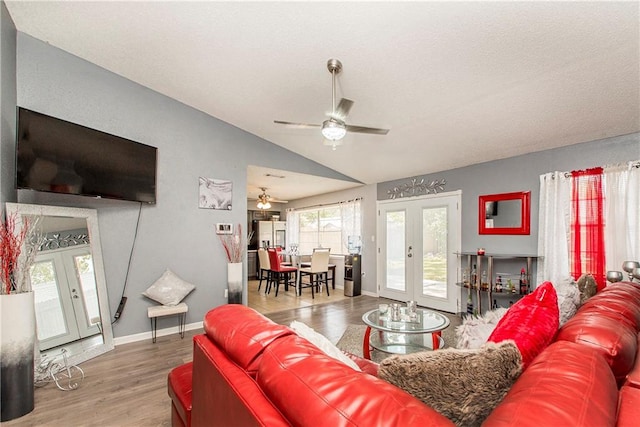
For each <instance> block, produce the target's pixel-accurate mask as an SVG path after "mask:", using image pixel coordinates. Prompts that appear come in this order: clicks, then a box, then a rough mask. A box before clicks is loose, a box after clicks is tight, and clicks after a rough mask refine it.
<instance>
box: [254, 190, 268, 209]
mask: <svg viewBox="0 0 640 427" xmlns="http://www.w3.org/2000/svg"><path fill="white" fill-rule="evenodd" d="M260 189H261V190H262V194H260V195H259V196H258V204H257V205H256V207H257V208H258V209H269V208H270V207H271V203H270V202H269V199H270V198H271V196H269V195H268V194H267V193H266V190H267V189H266V188H260Z"/></svg>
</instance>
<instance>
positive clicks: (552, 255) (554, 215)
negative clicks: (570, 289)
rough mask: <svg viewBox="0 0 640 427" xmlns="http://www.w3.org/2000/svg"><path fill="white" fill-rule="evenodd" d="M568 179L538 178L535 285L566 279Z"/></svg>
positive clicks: (558, 174) (560, 174)
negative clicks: (538, 200)
mask: <svg viewBox="0 0 640 427" xmlns="http://www.w3.org/2000/svg"><path fill="white" fill-rule="evenodd" d="M570 209H571V179H570V178H567V177H565V174H564V173H563V172H551V173H547V174H545V175H541V176H540V205H539V225H538V255H539V256H540V257H541V258H540V259H539V260H538V274H537V283H542V282H544V281H545V280H549V281H550V282H551V283H554V284H555V283H560V282H561V281H564V280H566V279H567V278H568V277H569V224H570V220H571V216H570V215H571V210H570Z"/></svg>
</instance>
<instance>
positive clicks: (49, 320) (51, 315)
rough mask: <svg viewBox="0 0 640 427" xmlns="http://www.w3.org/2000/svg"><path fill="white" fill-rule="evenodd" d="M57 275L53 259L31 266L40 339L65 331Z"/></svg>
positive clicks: (62, 333) (61, 333)
mask: <svg viewBox="0 0 640 427" xmlns="http://www.w3.org/2000/svg"><path fill="white" fill-rule="evenodd" d="M57 277H58V276H57V275H56V269H55V266H54V264H53V261H41V262H36V263H35V264H34V265H33V267H31V287H32V288H33V292H34V298H35V306H36V324H37V326H38V340H40V341H42V340H46V339H48V338H52V337H56V336H59V335H65V334H66V333H67V325H66V323H65V321H64V312H63V311H62V303H61V301H60V292H59V290H58V284H57V282H56V280H57Z"/></svg>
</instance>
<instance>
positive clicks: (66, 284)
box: [30, 246, 100, 350]
mask: <svg viewBox="0 0 640 427" xmlns="http://www.w3.org/2000/svg"><path fill="white" fill-rule="evenodd" d="M30 279H31V286H32V288H33V291H34V294H35V304H36V324H37V329H38V341H39V344H40V350H47V349H49V348H53V347H57V346H60V345H63V344H67V343H69V342H72V341H75V340H78V339H80V338H86V337H89V336H92V335H95V334H97V333H100V330H99V328H98V326H97V323H98V322H97V321H96V320H95V319H99V318H100V311H99V308H98V296H97V293H96V283H95V275H94V272H93V260H92V258H91V252H90V249H89V247H88V246H87V247H74V248H70V249H60V250H51V251H43V252H40V253H39V254H38V255H37V256H36V259H35V262H34V265H33V266H32V267H31V272H30Z"/></svg>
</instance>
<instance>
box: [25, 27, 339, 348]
mask: <svg viewBox="0 0 640 427" xmlns="http://www.w3.org/2000/svg"><path fill="white" fill-rule="evenodd" d="M17 104H18V105H19V106H21V107H25V108H28V109H32V110H35V111H39V112H42V113H45V114H49V115H52V116H55V117H59V118H62V119H64V120H68V121H71V122H75V123H79V124H82V125H85V126H88V127H91V128H94V129H98V130H101V131H104V132H108V133H112V134H115V135H118V136H122V137H124V138H128V139H132V140H134V141H139V142H142V143H145V144H148V145H152V146H155V147H158V186H157V196H158V202H157V204H156V205H143V206H141V207H140V205H138V204H136V203H132V202H121V201H112V200H98V199H92V198H87V197H78V196H61V195H56V194H47V193H37V192H31V191H24V190H21V191H19V193H18V200H19V202H21V203H37V204H51V205H63V206H74V207H85V208H94V209H97V210H98V219H99V225H100V234H101V240H102V245H103V248H102V250H103V255H104V264H105V268H106V272H105V273H106V279H107V286H108V292H109V305H110V307H111V310H112V312H114V311H115V309H116V307H117V306H118V302H119V300H120V295H121V293H122V289H123V286H124V284H125V277H126V272H127V264H128V261H129V254H130V252H131V250H132V245H133V242H134V240H133V237H134V232H135V228H136V220H137V216H138V211H139V209H141V217H140V225H139V229H138V237H137V240H136V242H135V248H134V251H133V258H132V262H131V269H130V272H129V277H128V281H127V283H128V284H127V289H126V295H127V296H128V297H129V300H128V302H127V306H126V308H125V311H124V313H123V315H122V317H121V320H120V321H118V322H117V323H116V324H114V336H116V337H120V336H126V335H130V334H135V333H139V332H145V331H148V330H149V322H148V319H147V316H146V307H147V306H149V305H151V302H150V301H148V300H146V299H145V298H144V297H142V296H141V295H140V293H141V292H142V291H143V290H145V289H146V288H147V287H148V286H149V285H151V284H152V283H153V282H154V281H155V280H156V279H157V278H158V277H160V275H161V274H162V273H163V272H164V270H165V269H166V268H170V269H172V270H173V271H174V272H175V273H176V274H178V275H179V276H181V277H182V278H183V279H185V280H187V281H189V282H192V283H193V284H195V285H196V290H195V291H194V292H193V293H192V294H191V295H190V296H189V297H187V299H186V302H187V304H188V305H189V313H188V317H187V322H197V321H200V320H202V318H203V316H204V314H205V313H206V312H207V311H208V310H209V309H211V308H212V307H215V306H217V305H220V304H223V303H225V302H226V299H225V298H224V289H225V288H226V270H227V267H226V261H225V258H224V255H223V251H222V247H221V245H220V243H219V241H218V238H217V236H216V235H215V232H214V226H215V224H216V223H218V222H230V223H234V224H238V223H241V224H243V225H244V224H246V221H247V196H246V175H247V173H246V169H247V165H249V164H251V165H257V166H268V167H273V168H276V169H286V170H291V171H294V172H300V173H309V174H313V175H319V176H324V177H329V178H335V179H348V180H350V179H349V178H347V177H345V176H344V175H341V174H339V173H337V172H335V171H333V170H331V169H328V168H326V167H324V166H321V165H319V164H317V163H315V162H312V161H310V160H308V159H305V158H303V157H301V156H299V155H297V154H294V153H292V152H290V151H287V150H285V149H283V148H281V147H278V146H276V145H274V144H271V143H269V142H266V141H264V140H262V139H260V138H258V137H256V136H255V135H252V134H249V133H247V132H244V131H242V130H240V129H238V128H236V127H234V126H231V125H229V124H228V123H225V122H222V121H220V120H217V119H215V118H213V117H211V116H208V115H206V114H204V113H202V112H200V111H198V110H195V109H193V108H190V107H187V106H185V105H184V104H181V103H179V102H177V101H175V100H173V99H170V98H168V97H166V96H163V95H160V94H158V93H157V92H154V91H152V90H150V89H148V88H145V87H143V86H140V85H138V84H135V83H133V82H131V81H129V80H127V79H124V78H122V77H120V76H118V75H116V74H114V73H111V72H109V71H106V70H104V69H102V68H100V67H98V66H96V65H95V64H92V63H89V62H87V61H84V60H82V59H80V58H78V57H75V56H73V55H70V54H68V53H66V52H64V51H62V50H60V49H57V48H54V47H52V46H50V45H48V44H46V43H44V42H42V41H40V40H37V39H34V38H32V37H30V36H28V35H25V34H22V33H18V36H17ZM199 176H205V177H209V178H219V179H228V180H231V181H233V210H232V211H216V210H209V209H198V177H199ZM245 268H246V263H245ZM245 285H246V283H245ZM245 292H246V286H245ZM245 298H246V293H245ZM162 320H166V322H164V323H163V322H162ZM169 326H175V319H172V318H168V319H160V322H159V325H158V327H159V328H163V327H169Z"/></svg>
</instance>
